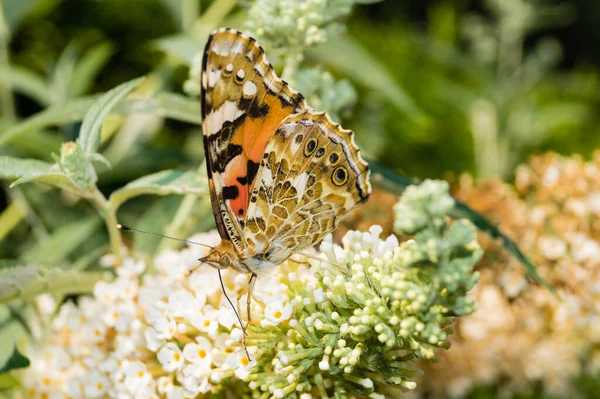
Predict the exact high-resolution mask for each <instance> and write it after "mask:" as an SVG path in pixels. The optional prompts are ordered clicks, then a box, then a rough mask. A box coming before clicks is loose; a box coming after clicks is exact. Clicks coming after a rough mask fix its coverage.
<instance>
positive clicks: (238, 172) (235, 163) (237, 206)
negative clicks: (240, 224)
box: [223, 154, 248, 217]
mask: <svg viewBox="0 0 600 399" xmlns="http://www.w3.org/2000/svg"><path fill="white" fill-rule="evenodd" d="M246 169H247V161H246V156H245V155H244V154H240V155H238V156H237V157H235V158H234V159H232V160H231V162H230V163H229V164H227V166H226V167H225V173H224V174H223V182H224V183H225V186H235V187H237V189H238V196H237V197H236V198H234V199H230V200H229V207H230V208H231V210H232V211H233V214H234V215H236V216H237V217H242V216H246V210H247V209H248V184H242V183H240V182H239V181H238V180H237V179H238V177H245V176H246V174H247V171H246Z"/></svg>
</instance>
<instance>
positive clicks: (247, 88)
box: [243, 80, 256, 97]
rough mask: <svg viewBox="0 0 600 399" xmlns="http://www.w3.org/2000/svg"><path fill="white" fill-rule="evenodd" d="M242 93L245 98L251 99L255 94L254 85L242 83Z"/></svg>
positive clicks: (249, 82)
mask: <svg viewBox="0 0 600 399" xmlns="http://www.w3.org/2000/svg"><path fill="white" fill-rule="evenodd" d="M243 92H244V95H245V96H248V97H252V96H253V95H255V94H256V85H255V84H254V83H253V82H251V81H249V80H247V81H246V83H244V88H243Z"/></svg>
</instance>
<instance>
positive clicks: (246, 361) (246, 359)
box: [240, 356, 250, 366]
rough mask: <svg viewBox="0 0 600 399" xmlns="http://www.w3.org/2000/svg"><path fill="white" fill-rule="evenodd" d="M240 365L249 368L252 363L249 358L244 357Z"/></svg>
mask: <svg viewBox="0 0 600 399" xmlns="http://www.w3.org/2000/svg"><path fill="white" fill-rule="evenodd" d="M240 363H242V366H247V365H248V363H250V362H249V361H248V358H247V357H245V356H244V357H243V358H242V360H240Z"/></svg>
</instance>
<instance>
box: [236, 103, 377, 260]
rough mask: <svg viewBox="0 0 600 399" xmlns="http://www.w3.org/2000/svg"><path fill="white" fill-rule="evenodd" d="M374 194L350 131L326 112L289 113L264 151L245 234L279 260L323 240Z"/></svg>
mask: <svg viewBox="0 0 600 399" xmlns="http://www.w3.org/2000/svg"><path fill="white" fill-rule="evenodd" d="M370 192H371V186H370V183H369V168H368V165H367V164H366V162H364V161H363V160H362V158H361V156H360V151H359V149H358V148H357V147H356V145H355V144H354V140H353V134H352V132H351V131H349V130H344V129H342V128H341V127H340V126H339V125H338V124H334V123H333V122H332V121H331V120H330V119H329V117H328V116H327V115H326V114H324V113H322V114H317V113H314V112H313V111H312V110H308V111H305V112H303V113H300V114H295V115H291V116H289V117H288V118H287V119H286V120H284V121H283V123H282V124H281V126H280V127H279V128H278V129H277V131H276V132H275V134H274V135H273V137H272V138H271V140H270V141H269V143H268V145H267V147H266V149H265V153H264V155H263V160H262V162H261V165H260V168H259V170H258V174H257V180H256V183H255V185H254V189H253V191H252V194H251V197H250V205H249V207H248V217H247V220H246V226H245V232H244V235H245V236H246V237H247V240H248V242H249V243H250V244H251V245H254V247H255V249H256V251H257V252H259V253H261V254H263V258H264V259H265V260H268V261H269V262H271V263H278V262H280V261H282V260H284V259H286V258H287V257H288V256H289V255H290V254H291V252H292V251H297V250H302V249H304V248H307V247H310V246H312V245H314V244H316V243H317V242H319V241H320V240H321V239H322V238H323V236H324V235H325V234H327V233H329V232H331V231H332V230H333V229H334V228H335V226H336V224H337V222H338V221H339V218H340V216H342V215H343V214H344V213H346V212H347V211H349V210H351V209H352V208H354V206H356V205H357V204H359V203H361V202H364V201H366V199H367V198H368V196H369V195H370Z"/></svg>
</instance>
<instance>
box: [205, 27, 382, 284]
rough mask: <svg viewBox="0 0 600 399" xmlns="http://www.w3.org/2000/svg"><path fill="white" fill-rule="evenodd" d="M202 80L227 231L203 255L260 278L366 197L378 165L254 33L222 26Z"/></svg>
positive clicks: (209, 147) (216, 194) (211, 162)
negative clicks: (308, 98) (290, 80)
mask: <svg viewBox="0 0 600 399" xmlns="http://www.w3.org/2000/svg"><path fill="white" fill-rule="evenodd" d="M201 83H202V119H203V124H202V130H203V135H204V150H205V155H206V167H207V171H208V179H209V184H210V194H211V201H212V207H213V211H214V215H215V219H216V224H217V228H218V231H219V234H220V236H221V238H222V241H221V243H220V244H219V245H218V246H217V247H215V248H214V250H213V251H212V252H211V253H210V254H209V255H208V256H207V257H206V258H204V259H202V261H204V262H207V263H209V264H211V265H212V266H214V267H216V268H218V269H225V268H228V267H232V268H234V269H235V270H238V271H240V272H244V273H250V274H251V278H250V280H251V281H252V280H253V279H254V277H256V276H257V275H259V274H261V273H263V272H265V271H267V270H269V269H271V268H273V267H275V266H276V265H277V264H279V263H281V262H283V261H284V260H286V259H287V258H289V257H290V255H291V254H292V253H293V252H296V251H300V250H302V249H305V248H308V247H311V246H313V245H314V244H316V243H317V242H319V241H320V240H321V239H322V238H323V236H324V235H325V234H327V233H329V232H330V231H332V230H333V229H334V228H335V226H336V224H337V222H338V221H339V218H340V217H341V216H342V215H343V214H345V213H346V212H348V211H349V210H351V209H352V208H354V207H355V206H356V205H357V204H360V203H361V202H364V201H366V200H367V198H368V197H369V194H370V193H371V186H370V183H369V167H368V165H367V163H366V162H365V161H364V160H363V159H362V158H361V156H360V151H359V149H358V148H357V147H356V144H354V139H353V133H352V132H351V131H349V130H344V129H342V128H341V127H340V125H339V124H336V123H333V122H332V121H331V119H330V118H329V116H328V115H327V114H326V113H317V112H315V111H314V110H313V109H312V108H310V107H309V106H308V105H307V104H306V102H305V100H304V97H303V96H302V95H301V94H300V93H298V92H296V91H295V90H293V89H292V88H291V87H290V86H289V85H288V84H287V83H286V82H284V81H283V80H281V79H279V78H278V77H277V75H276V74H275V72H274V71H273V67H272V66H271V64H269V62H268V61H267V59H266V57H265V52H264V50H263V49H262V48H261V47H260V46H259V45H258V44H257V42H256V41H255V40H254V39H253V38H251V37H248V36H246V35H244V34H242V33H241V32H238V31H235V30H232V29H219V30H217V31H215V32H213V33H212V34H211V36H210V38H209V39H208V43H207V44H206V48H205V50H204V59H203V65H202V82H201ZM251 289H252V288H251V286H250V290H251ZM249 296H250V295H249Z"/></svg>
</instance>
